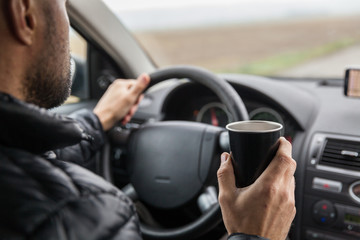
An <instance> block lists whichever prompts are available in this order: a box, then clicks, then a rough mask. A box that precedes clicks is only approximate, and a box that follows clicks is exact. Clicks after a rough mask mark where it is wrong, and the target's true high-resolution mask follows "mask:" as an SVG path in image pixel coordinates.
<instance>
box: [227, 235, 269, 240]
mask: <svg viewBox="0 0 360 240" xmlns="http://www.w3.org/2000/svg"><path fill="white" fill-rule="evenodd" d="M228 240H269V239H267V238H263V237H260V236H256V235H247V234H243V233H233V234H231V235H230V236H229V238H228Z"/></svg>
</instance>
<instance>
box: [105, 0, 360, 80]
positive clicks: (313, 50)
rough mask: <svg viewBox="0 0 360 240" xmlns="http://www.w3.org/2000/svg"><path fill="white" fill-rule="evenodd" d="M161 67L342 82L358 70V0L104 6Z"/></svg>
mask: <svg viewBox="0 0 360 240" xmlns="http://www.w3.org/2000/svg"><path fill="white" fill-rule="evenodd" d="M104 2H105V3H106V4H107V5H108V6H109V8H110V9H112V10H113V11H114V12H115V14H116V15H117V16H118V17H119V18H120V19H121V21H122V23H123V24H124V25H125V26H126V27H127V28H128V29H129V30H130V31H131V32H132V34H133V35H134V36H135V38H136V39H137V40H138V42H139V43H140V44H141V45H142V47H143V48H144V49H145V50H146V51H147V52H148V54H149V55H150V56H151V57H152V59H153V60H154V61H155V63H156V64H157V65H158V66H159V67H163V66H168V65H174V64H191V65H196V66H201V67H205V68H207V69H209V70H212V71H214V72H218V73H246V74H256V75H265V76H278V77H296V78H299V77H306V78H343V76H344V69H345V68H346V66H348V65H356V64H358V65H360V57H359V56H360V27H359V26H360V1H359V0H331V1H329V0H302V1H298V0H181V1H171V0H151V1H149V0H132V1H126V0H104Z"/></svg>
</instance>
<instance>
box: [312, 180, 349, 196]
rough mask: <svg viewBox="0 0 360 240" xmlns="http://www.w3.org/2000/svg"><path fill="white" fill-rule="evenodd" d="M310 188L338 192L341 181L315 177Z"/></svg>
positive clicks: (340, 187) (340, 188)
mask: <svg viewBox="0 0 360 240" xmlns="http://www.w3.org/2000/svg"><path fill="white" fill-rule="evenodd" d="M312 188H313V189H319V190H324V191H329V192H337V193H340V192H341V190H342V183H341V182H338V181H333V180H329V179H325V178H318V177H315V178H314V179H313V182H312Z"/></svg>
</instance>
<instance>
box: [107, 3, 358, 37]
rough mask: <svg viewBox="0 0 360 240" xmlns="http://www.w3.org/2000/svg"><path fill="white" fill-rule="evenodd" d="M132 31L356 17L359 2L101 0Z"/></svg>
mask: <svg viewBox="0 0 360 240" xmlns="http://www.w3.org/2000/svg"><path fill="white" fill-rule="evenodd" d="M103 1H104V2H105V3H106V4H108V6H109V7H110V8H111V9H112V10H113V11H114V12H115V13H116V14H117V15H118V16H119V18H120V19H121V20H122V21H123V23H124V24H125V25H126V26H127V27H128V28H130V29H132V30H135V31H136V30H139V31H141V30H158V29H166V28H169V27H171V28H182V27H186V28H189V27H197V26H206V25H224V24H231V23H253V22H259V21H269V20H270V21H271V20H282V19H289V18H301V17H309V16H310V17H311V16H313V17H327V16H339V15H349V14H351V15H354V14H357V15H358V14H360V0H178V1H175V0H103Z"/></svg>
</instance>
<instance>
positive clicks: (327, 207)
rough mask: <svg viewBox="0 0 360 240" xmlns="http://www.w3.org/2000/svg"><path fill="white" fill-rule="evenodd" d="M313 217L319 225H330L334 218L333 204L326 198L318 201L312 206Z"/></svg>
mask: <svg viewBox="0 0 360 240" xmlns="http://www.w3.org/2000/svg"><path fill="white" fill-rule="evenodd" d="M313 217H314V219H315V221H316V222H317V223H318V224H320V225H323V226H326V225H330V224H331V223H333V222H334V221H335V219H336V210H335V207H334V205H333V204H332V203H331V202H330V201H327V200H321V201H318V202H317V203H315V205H314V207H313Z"/></svg>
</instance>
